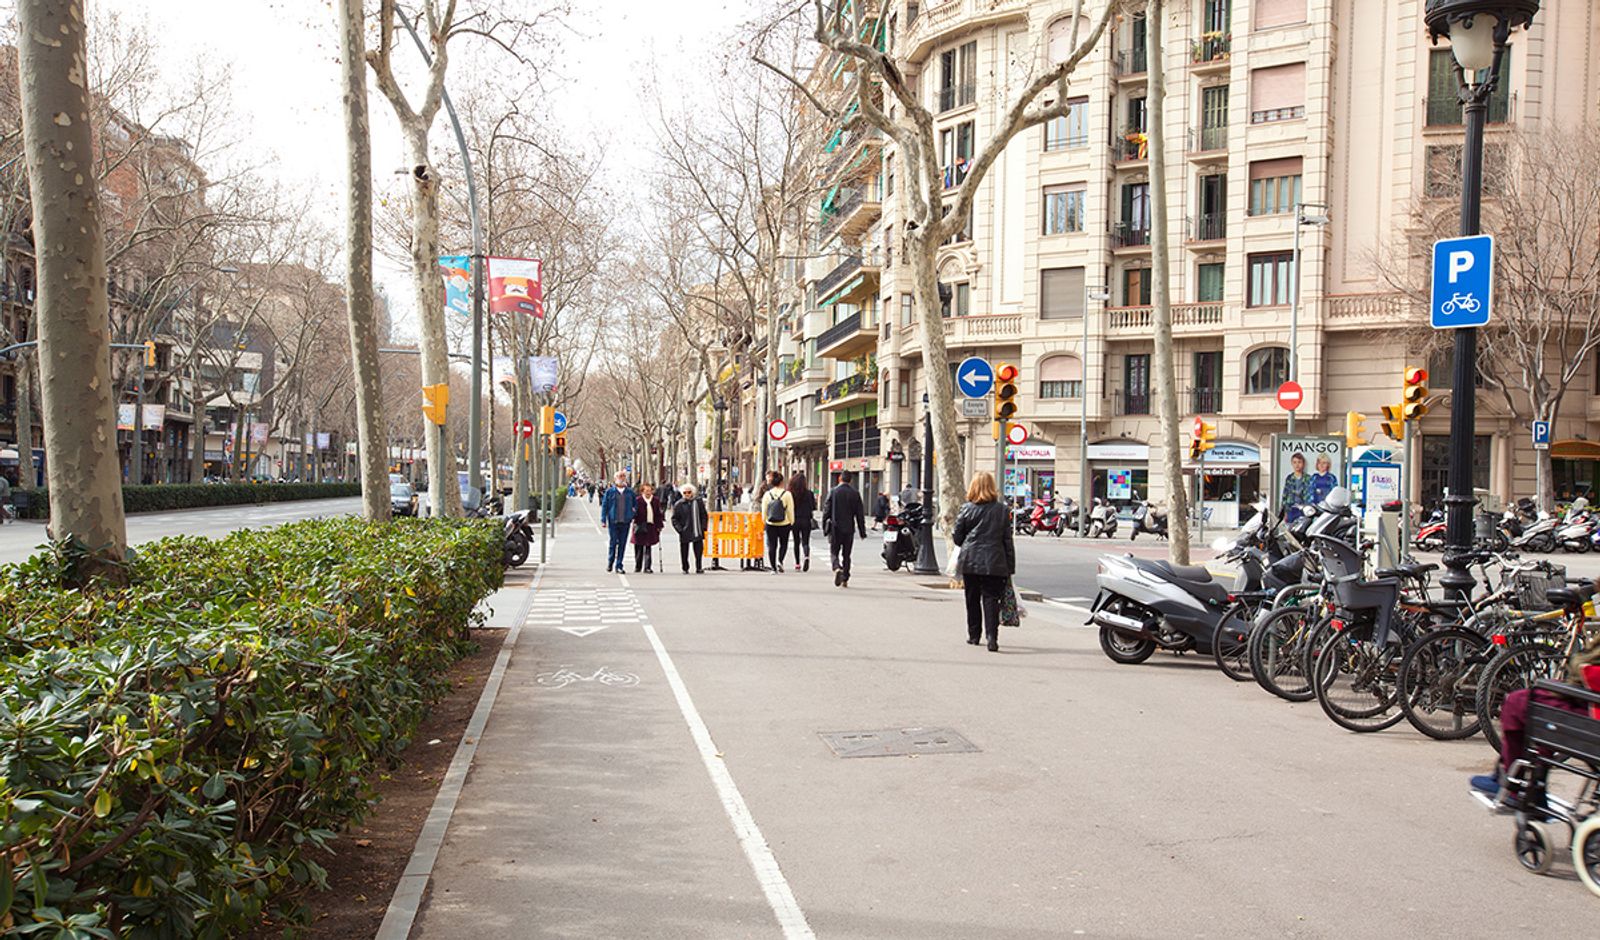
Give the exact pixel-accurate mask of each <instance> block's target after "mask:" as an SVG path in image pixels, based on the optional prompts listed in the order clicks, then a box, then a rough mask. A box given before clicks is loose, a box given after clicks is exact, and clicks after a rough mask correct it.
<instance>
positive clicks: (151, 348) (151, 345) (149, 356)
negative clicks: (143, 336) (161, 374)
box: [144, 339, 156, 369]
mask: <svg viewBox="0 0 1600 940" xmlns="http://www.w3.org/2000/svg"><path fill="white" fill-rule="evenodd" d="M144 364H145V366H146V367H147V368H151V369H154V368H155V367H156V341H155V340H153V339H147V340H145V341H144Z"/></svg>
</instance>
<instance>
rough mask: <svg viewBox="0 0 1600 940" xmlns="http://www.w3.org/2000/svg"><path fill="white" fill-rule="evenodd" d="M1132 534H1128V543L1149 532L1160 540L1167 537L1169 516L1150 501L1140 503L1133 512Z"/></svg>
mask: <svg viewBox="0 0 1600 940" xmlns="http://www.w3.org/2000/svg"><path fill="white" fill-rule="evenodd" d="M1130 528H1132V530H1133V531H1132V532H1130V533H1128V541H1130V542H1132V541H1136V540H1137V539H1138V538H1139V533H1140V532H1148V533H1150V534H1151V535H1153V536H1155V537H1156V538H1158V539H1164V538H1166V537H1167V514H1166V513H1164V512H1160V511H1159V510H1157V509H1156V508H1155V507H1154V506H1151V505H1150V501H1149V500H1148V499H1142V500H1140V501H1139V505H1138V506H1136V507H1134V510H1133V524H1132V525H1131V526H1130Z"/></svg>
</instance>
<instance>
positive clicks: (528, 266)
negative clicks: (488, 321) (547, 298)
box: [488, 258, 544, 317]
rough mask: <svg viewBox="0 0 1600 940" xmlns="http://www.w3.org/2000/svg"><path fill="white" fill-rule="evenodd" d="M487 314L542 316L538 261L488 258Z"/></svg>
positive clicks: (541, 263)
mask: <svg viewBox="0 0 1600 940" xmlns="http://www.w3.org/2000/svg"><path fill="white" fill-rule="evenodd" d="M488 260H489V311H490V312H491V313H525V314H528V315H529V316H534V317H543V316H544V286H543V284H542V283H541V280H540V276H541V270H542V268H543V262H541V261H540V260H539V259H537V258H490V259H488Z"/></svg>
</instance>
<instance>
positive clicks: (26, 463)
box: [16, 327, 38, 490]
mask: <svg viewBox="0 0 1600 940" xmlns="http://www.w3.org/2000/svg"><path fill="white" fill-rule="evenodd" d="M29 332H30V334H31V333H32V328H31V327H30V329H29ZM29 339H32V336H31V335H30V336H29ZM18 353H19V354H20V355H18V356H17V379H16V381H17V417H16V428H17V488H18V489H22V490H31V489H33V480H34V477H35V476H36V475H37V474H38V470H37V469H35V468H34V466H33V383H34V364H33V353H32V351H31V350H27V349H20V350H18Z"/></svg>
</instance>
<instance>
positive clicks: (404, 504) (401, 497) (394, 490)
mask: <svg viewBox="0 0 1600 940" xmlns="http://www.w3.org/2000/svg"><path fill="white" fill-rule="evenodd" d="M389 510H390V511H391V512H393V513H394V514H395V515H397V516H414V515H416V514H417V491H416V490H414V489H412V488H411V484H410V483H390V484H389Z"/></svg>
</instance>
